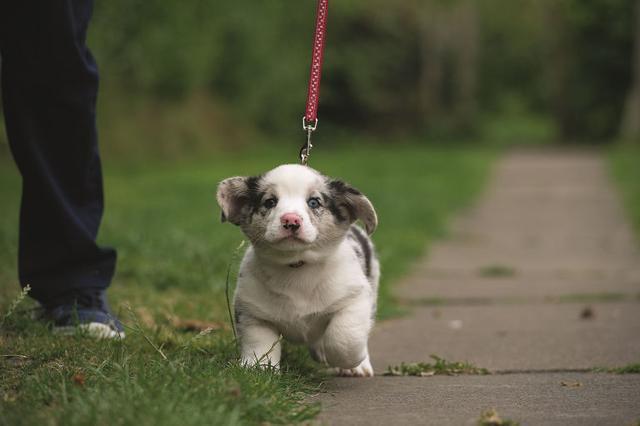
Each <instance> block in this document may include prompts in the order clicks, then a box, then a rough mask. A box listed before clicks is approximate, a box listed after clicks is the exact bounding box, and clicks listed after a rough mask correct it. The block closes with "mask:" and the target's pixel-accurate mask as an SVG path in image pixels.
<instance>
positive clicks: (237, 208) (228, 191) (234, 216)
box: [216, 176, 252, 225]
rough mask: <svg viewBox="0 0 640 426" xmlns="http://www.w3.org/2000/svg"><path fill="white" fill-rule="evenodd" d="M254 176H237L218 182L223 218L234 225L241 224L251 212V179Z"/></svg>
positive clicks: (217, 197) (217, 194) (218, 195)
mask: <svg viewBox="0 0 640 426" xmlns="http://www.w3.org/2000/svg"><path fill="white" fill-rule="evenodd" d="M250 179H252V178H247V177H242V176H235V177H230V178H227V179H225V180H223V181H222V182H220V183H219V184H218V191H217V193H216V199H217V201H218V205H219V206H220V208H221V209H222V215H221V220H222V222H226V221H227V220H228V221H229V222H231V223H233V224H234V225H240V224H241V223H242V222H243V221H244V218H245V217H246V216H247V214H249V209H250V205H249V204H250V201H251V196H250V188H249V180H250Z"/></svg>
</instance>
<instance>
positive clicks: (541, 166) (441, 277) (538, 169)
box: [317, 151, 640, 425]
mask: <svg viewBox="0 0 640 426" xmlns="http://www.w3.org/2000/svg"><path fill="white" fill-rule="evenodd" d="M396 294H397V295H398V297H399V298H400V299H401V300H402V301H403V302H404V303H406V304H407V305H409V306H411V307H412V311H411V314H410V315H408V316H406V317H404V318H400V319H395V320H391V321H387V322H382V323H380V324H378V325H377V327H376V329H375V330H374V332H373V334H372V337H371V345H370V346H371V347H370V351H371V356H372V361H373V364H374V367H375V369H376V372H377V373H382V372H383V371H384V370H385V369H386V367H387V366H388V365H397V364H400V363H401V362H419V361H426V362H428V361H430V359H429V355H430V354H436V355H438V356H440V357H443V358H445V359H447V360H450V361H469V362H471V363H473V364H475V365H476V366H478V367H484V368H488V369H490V370H492V371H495V372H497V373H498V374H494V375H490V376H458V377H442V376H440V377H438V376H436V377H425V378H413V377H406V378H405V377H381V376H378V377H376V378H373V379H369V380H367V379H334V380H332V381H330V383H329V384H328V385H327V392H326V393H323V394H320V395H318V396H317V399H318V400H320V401H321V402H322V404H323V412H322V414H321V417H320V419H321V421H323V422H325V423H327V424H345V425H347V424H363V425H364V424H367V425H375V424H380V425H386V424H393V425H397V424H434V425H436V424H437V425H446V424H453V425H457V424H475V422H476V421H477V419H478V418H479V416H480V413H481V412H482V411H483V410H486V409H489V408H492V407H493V408H496V409H497V410H498V412H499V413H500V414H501V415H502V416H503V417H508V418H511V419H512V420H514V421H518V422H520V424H523V425H526V424H533V425H537V424H563V425H566V424H576V425H577V424H580V425H584V424H598V425H601V424H620V425H631V424H633V425H635V424H637V423H638V421H640V375H614V374H606V373H592V372H589V370H590V369H591V368H593V367H620V366H624V365H627V364H632V363H640V252H639V251H638V246H637V244H636V240H635V238H634V235H633V232H632V230H631V229H630V226H629V224H628V221H627V220H626V218H625V216H624V213H623V211H622V208H621V206H620V202H619V200H618V197H617V192H616V191H615V189H614V188H613V187H612V186H611V184H610V182H609V179H608V176H607V173H606V167H605V164H604V161H603V159H602V158H601V157H600V156H599V155H597V154H595V153H585V152H573V153H571V152H553V151H550V152H546V153H544V152H538V153H534V152H521V153H514V154H510V155H508V156H506V157H505V158H504V159H503V160H502V161H501V163H500V164H499V165H498V167H497V170H496V172H495V174H494V177H493V179H492V181H491V183H490V185H489V187H488V189H487V191H486V192H485V194H484V196H483V197H482V198H481V199H480V200H479V203H478V204H477V205H476V207H475V208H474V209H472V210H471V211H469V212H467V213H466V214H464V215H463V216H461V217H460V218H459V219H458V220H457V221H456V222H455V223H454V225H453V232H452V235H451V237H450V238H449V239H447V241H444V242H442V243H440V244H436V245H435V246H434V247H433V248H432V249H431V252H430V253H429V256H428V257H427V258H426V259H425V260H424V262H423V263H421V264H418V265H416V267H415V268H414V272H413V273H412V274H411V275H410V276H409V277H407V279H405V280H404V281H403V282H401V283H399V285H398V288H397V291H396ZM576 371H579V372H576ZM504 373H509V374H504ZM562 382H564V383H565V384H567V383H574V384H579V386H578V385H576V387H571V386H563V385H562V384H561V383H562Z"/></svg>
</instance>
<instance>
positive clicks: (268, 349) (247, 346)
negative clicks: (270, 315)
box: [238, 321, 282, 368]
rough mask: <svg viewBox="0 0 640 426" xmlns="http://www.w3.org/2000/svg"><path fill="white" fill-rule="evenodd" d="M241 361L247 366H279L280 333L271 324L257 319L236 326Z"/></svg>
mask: <svg viewBox="0 0 640 426" xmlns="http://www.w3.org/2000/svg"><path fill="white" fill-rule="evenodd" d="M238 334H239V336H238V337H239V339H240V352H241V354H240V355H241V358H242V363H243V364H244V365H247V366H253V365H256V364H257V365H260V366H262V367H268V366H271V367H275V368H278V367H279V366H280V354H281V351H282V348H281V345H280V333H278V331H277V330H275V329H274V328H273V327H272V326H270V325H269V324H265V323H260V322H257V321H255V322H254V321H251V322H250V323H249V324H243V325H242V326H240V327H239V328H238Z"/></svg>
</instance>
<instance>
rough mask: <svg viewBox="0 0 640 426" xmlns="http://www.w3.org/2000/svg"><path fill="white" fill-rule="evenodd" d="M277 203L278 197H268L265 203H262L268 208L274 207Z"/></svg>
mask: <svg viewBox="0 0 640 426" xmlns="http://www.w3.org/2000/svg"><path fill="white" fill-rule="evenodd" d="M276 204H278V199H277V198H267V199H266V200H264V203H262V205H263V206H265V207H266V208H268V209H272V208H274V207H275V206H276Z"/></svg>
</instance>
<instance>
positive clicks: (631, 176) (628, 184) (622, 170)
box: [609, 144, 640, 238]
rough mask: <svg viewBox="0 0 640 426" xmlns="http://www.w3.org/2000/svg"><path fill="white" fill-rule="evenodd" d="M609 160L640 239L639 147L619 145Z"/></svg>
mask: <svg viewBox="0 0 640 426" xmlns="http://www.w3.org/2000/svg"><path fill="white" fill-rule="evenodd" d="M609 158H610V165H611V171H612V173H613V176H614V178H615V180H616V181H617V183H618V185H619V187H620V190H621V193H622V198H623V200H624V204H625V207H626V210H627V212H628V214H629V217H630V218H631V221H632V222H633V225H634V227H635V230H636V235H638V237H639V238H640V146H638V145H635V146H634V145H629V144H619V145H618V146H616V147H615V148H614V149H613V150H612V151H611V154H610V156H609Z"/></svg>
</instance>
